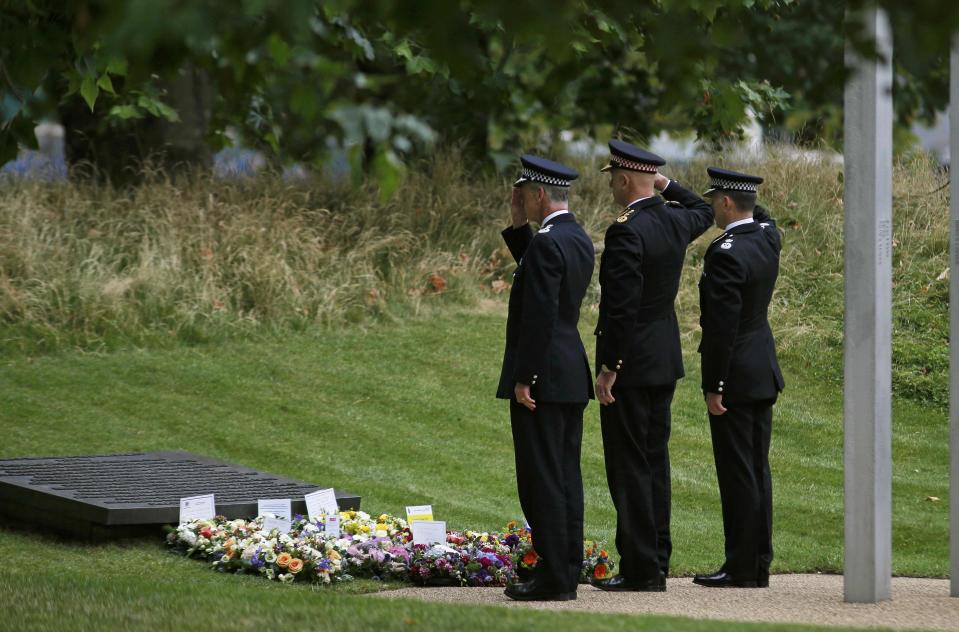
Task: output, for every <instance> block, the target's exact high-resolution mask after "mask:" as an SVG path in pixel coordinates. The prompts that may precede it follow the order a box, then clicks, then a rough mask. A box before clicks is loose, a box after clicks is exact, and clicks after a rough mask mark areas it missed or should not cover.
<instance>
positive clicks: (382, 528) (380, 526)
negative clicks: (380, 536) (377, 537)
mask: <svg viewBox="0 0 959 632" xmlns="http://www.w3.org/2000/svg"><path fill="white" fill-rule="evenodd" d="M376 530H377V531H386V525H385V524H384V523H383V522H382V521H381V522H380V523H379V524H377V525H376Z"/></svg>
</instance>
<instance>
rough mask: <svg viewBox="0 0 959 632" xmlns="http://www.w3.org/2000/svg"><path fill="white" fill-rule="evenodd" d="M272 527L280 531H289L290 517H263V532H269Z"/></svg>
mask: <svg viewBox="0 0 959 632" xmlns="http://www.w3.org/2000/svg"><path fill="white" fill-rule="evenodd" d="M273 529H279V530H280V533H289V531H290V519H289V518H273V517H271V516H267V517H266V518H264V519H263V532H264V533H269V532H271V531H273Z"/></svg>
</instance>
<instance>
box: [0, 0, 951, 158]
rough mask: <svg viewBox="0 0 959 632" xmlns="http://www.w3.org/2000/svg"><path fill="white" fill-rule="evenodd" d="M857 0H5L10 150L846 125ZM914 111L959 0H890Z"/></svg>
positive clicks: (491, 148)
mask: <svg viewBox="0 0 959 632" xmlns="http://www.w3.org/2000/svg"><path fill="white" fill-rule="evenodd" d="M864 4H865V3H864V2H863V1H862V0H855V1H853V2H847V3H845V4H844V3H837V2H832V1H829V0H801V1H800V0H736V1H732V2H721V1H719V0H656V1H653V2H635V1H626V0H601V1H598V2H588V3H587V2H584V1H581V0H554V1H553V2H550V3H522V2H515V1H508V0H483V1H482V2H479V1H476V0H392V1H389V0H363V1H360V0H332V1H326V2H322V3H320V2H316V1H314V0H234V1H232V2H222V1H221V2H217V1H214V0H207V1H204V2H182V1H179V0H0V129H2V132H3V133H2V134H0V162H2V161H3V160H5V159H7V158H9V157H11V156H12V155H13V154H14V153H15V152H16V150H17V146H18V144H26V145H32V144H33V142H34V141H33V126H34V125H35V123H36V122H37V121H38V120H42V119H44V118H56V119H58V120H60V121H62V122H64V124H65V126H66V127H67V128H68V149H69V151H70V154H71V155H70V157H71V159H73V160H89V161H90V162H93V163H94V164H97V165H99V166H101V167H103V168H104V169H105V170H106V171H107V172H109V173H118V172H120V171H121V170H122V167H123V165H128V164H129V157H130V156H131V155H132V156H141V157H142V156H144V155H146V154H147V153H149V152H150V151H153V150H156V149H159V148H164V149H165V150H167V151H168V152H169V153H170V154H171V155H172V158H173V159H174V160H176V161H185V162H191V161H196V160H202V159H205V156H204V152H203V151H202V150H200V149H198V148H199V147H201V146H205V147H209V146H211V145H212V146H214V147H216V146H217V145H222V144H223V143H224V137H223V134H224V131H225V130H226V129H227V128H228V127H232V128H235V129H238V130H240V132H241V135H242V136H243V138H244V141H245V142H247V143H249V144H251V145H254V146H257V147H260V148H263V149H266V150H268V151H269V152H270V153H271V154H272V155H274V156H275V157H276V159H277V160H278V161H281V162H293V161H299V162H306V163H316V164H319V162H320V161H322V160H323V159H324V156H325V155H326V153H327V152H328V151H329V149H330V148H331V147H333V146H337V147H346V148H348V149H349V151H350V152H351V159H352V160H355V161H357V162H358V163H362V164H363V166H364V167H365V168H366V170H367V171H373V172H379V173H389V172H390V171H391V169H392V167H391V166H395V165H397V164H398V163H399V162H400V161H401V160H402V159H403V158H404V157H407V156H413V155H416V153H417V152H418V151H420V150H423V149H425V148H427V147H429V146H430V145H431V144H432V143H435V142H437V141H442V142H459V143H463V147H464V152H466V153H467V155H468V156H470V157H471V158H472V159H476V160H484V159H490V160H491V162H493V163H497V162H499V163H502V162H503V161H504V159H505V158H506V156H512V155H513V154H514V153H515V151H516V149H517V148H519V147H536V146H538V145H541V144H543V143H548V142H550V141H551V140H553V139H555V132H556V131H558V130H567V129H568V130H574V131H577V132H580V133H582V134H584V135H591V136H602V135H611V134H617V133H619V134H626V135H629V136H632V137H637V138H643V137H646V136H648V135H649V134H651V133H655V132H657V131H659V130H661V129H666V130H691V131H695V132H696V134H697V135H698V136H699V137H700V138H703V139H706V140H708V141H722V140H724V139H728V138H733V137H736V136H737V135H739V134H740V133H741V129H742V126H743V124H744V122H745V121H746V118H747V109H751V110H752V111H753V112H754V113H755V115H756V116H757V117H758V118H759V119H760V120H761V121H762V122H763V123H764V124H765V125H766V126H767V128H771V129H776V130H779V131H780V132H781V133H784V134H788V135H790V136H791V137H795V138H798V139H799V140H805V141H813V140H817V139H825V140H826V141H827V142H829V141H833V140H836V139H838V138H839V134H840V132H841V129H840V124H841V104H842V86H843V81H844V78H845V69H844V66H843V47H844V42H845V39H846V36H847V35H848V36H849V37H851V38H852V40H853V41H854V42H856V43H857V45H859V46H860V47H861V48H862V50H864V51H868V50H869V46H870V43H869V42H868V41H867V40H866V39H865V38H864V37H863V36H862V35H861V33H862V30H861V28H859V25H858V24H857V22H856V20H855V17H854V19H852V20H847V19H845V15H844V13H845V11H846V9H847V8H848V9H849V10H850V11H851V15H853V16H855V15H856V9H857V8H861V7H862V6H863V5H864ZM879 4H881V5H883V6H884V7H885V8H886V9H887V10H888V11H889V13H890V17H891V19H892V22H893V25H894V29H895V34H896V43H895V49H896V53H895V59H896V65H897V83H896V105H897V114H898V117H899V121H900V122H901V123H902V124H908V123H909V122H911V121H912V120H914V119H915V118H917V117H923V118H927V119H928V118H931V117H932V116H933V115H934V113H935V111H936V110H937V109H939V108H941V107H942V106H943V105H944V104H945V102H946V101H947V99H948V70H949V68H948V53H949V50H948V49H949V40H950V36H951V33H952V32H953V31H954V30H955V26H956V25H957V24H959V5H957V4H954V3H941V2H936V1H933V0H914V1H913V2H910V3H894V2H891V1H883V2H880V3H879Z"/></svg>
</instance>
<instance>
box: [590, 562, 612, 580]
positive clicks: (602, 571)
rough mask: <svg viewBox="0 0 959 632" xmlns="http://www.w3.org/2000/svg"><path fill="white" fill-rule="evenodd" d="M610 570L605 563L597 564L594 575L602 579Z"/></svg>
mask: <svg viewBox="0 0 959 632" xmlns="http://www.w3.org/2000/svg"><path fill="white" fill-rule="evenodd" d="M608 572H609V570H608V569H607V568H606V565H605V564H597V565H596V568H594V569H593V577H595V578H596V579H602V578H604V577H606V573H608Z"/></svg>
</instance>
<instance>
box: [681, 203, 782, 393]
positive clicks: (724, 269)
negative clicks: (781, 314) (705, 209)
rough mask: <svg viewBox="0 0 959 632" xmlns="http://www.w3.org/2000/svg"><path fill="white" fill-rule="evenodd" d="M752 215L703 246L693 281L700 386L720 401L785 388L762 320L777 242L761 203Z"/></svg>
mask: <svg viewBox="0 0 959 632" xmlns="http://www.w3.org/2000/svg"><path fill="white" fill-rule="evenodd" d="M753 217H754V219H755V221H754V222H752V223H750V224H741V225H739V226H736V227H734V228H733V229H731V230H729V231H724V232H723V234H722V235H720V236H719V238H717V239H716V240H715V241H713V242H712V243H711V244H710V245H709V248H708V249H707V250H706V255H705V258H704V261H703V274H702V277H701V278H700V280H699V305H700V318H699V324H700V326H701V327H702V329H703V338H702V341H701V343H700V345H699V352H700V354H702V355H701V360H702V367H703V384H702V388H703V391H704V392H709V393H722V395H723V400H724V402H725V401H728V402H737V401H762V400H767V399H775V398H776V396H777V395H778V394H779V392H780V391H782V390H783V388H784V387H785V382H784V381H783V375H782V372H781V371H780V369H779V361H778V360H777V358H776V343H775V341H774V340H773V334H772V330H770V328H769V320H768V319H767V312H768V309H769V302H770V300H772V295H773V288H774V287H775V285H776V277H777V276H778V275H779V251H780V249H781V248H782V242H781V238H780V235H779V231H778V230H777V229H776V223H775V221H773V220H772V219H770V217H769V216H768V215H767V214H766V211H765V210H763V208H762V207H760V206H757V207H756V209H755V211H754V212H753Z"/></svg>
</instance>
